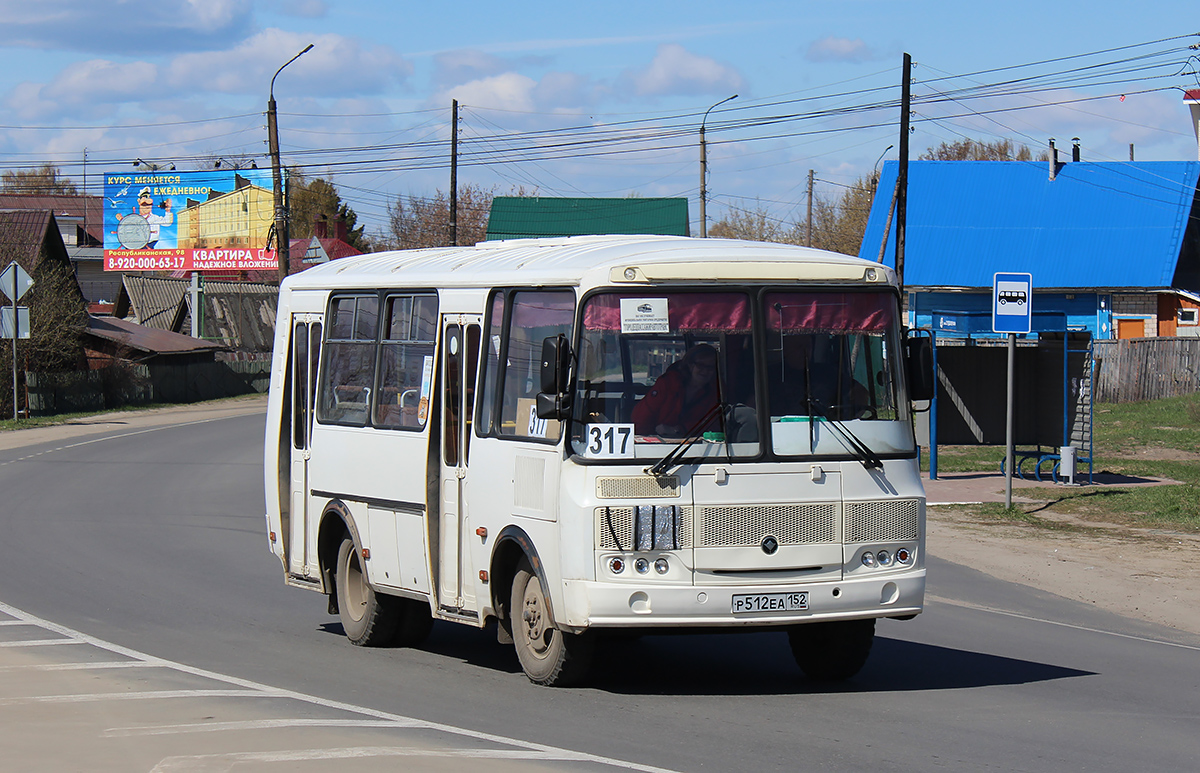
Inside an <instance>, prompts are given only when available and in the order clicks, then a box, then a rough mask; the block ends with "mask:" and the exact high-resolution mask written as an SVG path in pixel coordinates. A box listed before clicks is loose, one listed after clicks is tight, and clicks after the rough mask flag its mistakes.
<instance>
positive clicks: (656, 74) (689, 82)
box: [626, 43, 744, 96]
mask: <svg viewBox="0 0 1200 773" xmlns="http://www.w3.org/2000/svg"><path fill="white" fill-rule="evenodd" d="M626 77H627V78H628V79H629V81H630V82H631V84H632V87H633V91H634V93H636V94H638V95H640V96H663V95H700V94H716V93H724V92H727V91H736V90H738V89H740V88H741V87H742V86H743V84H744V81H743V79H742V76H741V75H740V74H739V73H738V72H737V70H735V69H733V68H732V67H729V66H727V65H724V64H721V63H720V62H718V61H716V60H715V59H710V58H708V57H706V56H697V55H696V54H693V53H691V52H689V51H688V50H687V49H685V48H684V47H683V46H681V45H678V44H676V43H668V44H666V45H662V46H659V47H658V53H657V55H655V57H654V60H653V61H652V62H650V65H649V66H648V67H646V68H645V69H644V70H641V71H638V72H631V73H627V75H626Z"/></svg>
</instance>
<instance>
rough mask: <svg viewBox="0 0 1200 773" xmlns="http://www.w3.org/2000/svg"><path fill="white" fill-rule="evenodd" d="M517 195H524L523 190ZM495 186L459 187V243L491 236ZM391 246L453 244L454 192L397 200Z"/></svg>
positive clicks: (392, 216) (391, 223)
mask: <svg viewBox="0 0 1200 773" xmlns="http://www.w3.org/2000/svg"><path fill="white" fill-rule="evenodd" d="M517 195H524V192H523V191H522V192H520V193H518V194H517ZM494 197H495V191H494V190H484V189H483V188H480V187H478V186H476V185H468V186H466V187H464V188H459V190H458V210H457V212H456V215H457V224H458V240H457V241H458V243H459V244H460V245H471V244H476V243H478V242H481V241H484V240H485V239H487V224H488V215H489V213H490V212H491V209H492V199H493V198H494ZM390 215H391V217H390V220H391V222H390V225H391V233H390V234H388V235H387V237H385V239H384V241H385V242H386V244H387V246H388V248H389V249H397V250H410V249H418V248H423V247H446V246H449V245H450V241H451V240H450V195H449V194H447V193H445V192H443V191H441V190H438V192H437V194H436V195H435V196H434V197H433V198H421V197H418V196H409V197H408V200H407V201H405V200H404V199H400V200H397V201H396V203H395V204H394V205H393V206H392V208H391V212H390Z"/></svg>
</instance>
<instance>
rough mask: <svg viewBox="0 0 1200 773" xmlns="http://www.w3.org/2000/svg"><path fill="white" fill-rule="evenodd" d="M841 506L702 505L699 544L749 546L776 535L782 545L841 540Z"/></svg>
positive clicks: (829, 503)
mask: <svg viewBox="0 0 1200 773" xmlns="http://www.w3.org/2000/svg"><path fill="white" fill-rule="evenodd" d="M839 531H840V530H839V529H838V506H837V504H835V503H832V502H826V503H819V504H806V505H741V506H721V507H702V508H700V517H699V520H698V522H697V524H696V532H697V540H696V544H697V547H748V546H752V545H759V544H761V543H762V541H763V538H765V537H767V536H771V537H774V538H775V539H776V540H778V542H779V544H780V545H816V544H825V543H833V542H838V541H839V539H840V537H841V535H840V534H839Z"/></svg>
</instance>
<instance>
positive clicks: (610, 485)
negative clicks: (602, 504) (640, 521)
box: [596, 475, 679, 499]
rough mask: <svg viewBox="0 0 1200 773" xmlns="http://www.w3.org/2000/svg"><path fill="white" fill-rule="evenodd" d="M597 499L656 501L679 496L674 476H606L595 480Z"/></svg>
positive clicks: (677, 482) (677, 480)
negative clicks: (660, 498) (661, 498)
mask: <svg viewBox="0 0 1200 773" xmlns="http://www.w3.org/2000/svg"><path fill="white" fill-rule="evenodd" d="M596 496H597V498H599V499H657V498H659V497H672V498H677V497H678V496H679V478H678V477H677V476H675V475H633V476H629V475H626V476H606V477H599V478H596Z"/></svg>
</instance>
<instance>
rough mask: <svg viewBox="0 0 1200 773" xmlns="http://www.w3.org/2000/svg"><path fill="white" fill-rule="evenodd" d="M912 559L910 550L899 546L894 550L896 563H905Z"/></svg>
mask: <svg viewBox="0 0 1200 773" xmlns="http://www.w3.org/2000/svg"><path fill="white" fill-rule="evenodd" d="M910 561H912V551H911V550H909V549H908V548H900V549H899V550H897V551H896V563H898V564H907V563H909V562H910Z"/></svg>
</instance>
